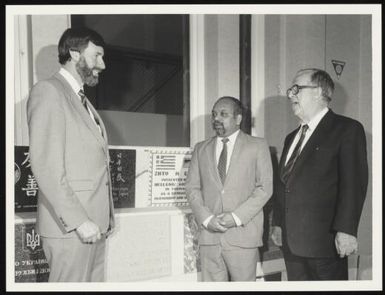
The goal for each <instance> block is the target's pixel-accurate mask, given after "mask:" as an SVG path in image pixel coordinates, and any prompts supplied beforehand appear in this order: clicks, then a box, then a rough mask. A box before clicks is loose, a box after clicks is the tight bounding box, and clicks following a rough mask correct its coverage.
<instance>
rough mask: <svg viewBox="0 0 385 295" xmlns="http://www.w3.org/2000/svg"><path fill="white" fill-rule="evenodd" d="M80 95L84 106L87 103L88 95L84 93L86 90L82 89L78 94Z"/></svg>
mask: <svg viewBox="0 0 385 295" xmlns="http://www.w3.org/2000/svg"><path fill="white" fill-rule="evenodd" d="M78 95H79V96H80V99H81V101H82V104H83V105H84V104H85V102H86V94H85V93H84V90H83V89H80V90H79V92H78Z"/></svg>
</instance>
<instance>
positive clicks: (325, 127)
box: [288, 110, 334, 181]
mask: <svg viewBox="0 0 385 295" xmlns="http://www.w3.org/2000/svg"><path fill="white" fill-rule="evenodd" d="M333 118H334V113H333V111H332V110H329V111H328V112H327V113H326V115H325V116H324V117H323V118H322V119H321V121H320V122H319V123H318V125H317V127H316V129H315V130H314V132H313V134H312V135H311V136H310V138H309V140H308V141H307V143H306V145H305V146H304V148H303V150H302V151H301V153H300V154H299V156H298V158H297V160H296V162H295V164H294V167H293V170H292V172H291V173H290V176H289V179H288V181H289V180H290V179H291V178H292V177H295V174H296V172H297V171H299V170H300V168H301V167H302V166H303V165H304V163H306V160H307V158H308V157H310V156H311V155H312V152H314V151H315V148H316V147H317V146H318V145H319V144H320V143H321V142H322V141H323V140H324V139H325V137H326V136H327V134H328V133H329V129H330V128H331V127H332V121H333Z"/></svg>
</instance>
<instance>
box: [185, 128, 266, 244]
mask: <svg viewBox="0 0 385 295" xmlns="http://www.w3.org/2000/svg"><path fill="white" fill-rule="evenodd" d="M215 145H216V137H213V138H210V139H208V140H206V141H203V142H200V143H198V144H196V146H195V148H194V152H193V155H192V159H191V163H190V167H189V171H188V175H187V179H186V193H187V198H188V201H189V203H190V205H191V209H192V211H193V213H194V215H195V217H196V220H197V222H198V224H200V225H201V224H202V222H203V221H204V220H205V219H206V218H207V217H209V216H210V215H212V214H214V215H217V214H220V213H222V212H233V213H235V214H236V215H237V217H239V219H240V220H241V221H242V226H240V227H234V228H230V229H228V230H227V231H226V232H225V233H213V232H210V231H208V230H207V229H205V228H204V227H203V226H201V228H200V235H199V243H200V244H201V245H211V244H218V243H219V242H220V238H221V236H222V235H224V236H225V239H226V241H227V242H228V243H230V244H232V245H235V246H240V247H244V248H253V247H259V246H262V245H263V242H262V234H263V210H262V209H263V206H264V205H265V203H266V202H267V201H268V200H269V198H270V197H271V195H272V165H271V157H270V152H269V147H268V145H267V143H266V140H265V139H263V138H256V137H253V136H250V135H247V134H245V133H243V132H242V131H240V132H239V134H238V136H237V139H236V141H235V145H234V150H233V153H232V156H231V159H230V165H229V168H228V171H227V176H226V181H225V183H224V184H222V182H221V180H220V177H219V174H218V169H217V165H216V160H215Z"/></svg>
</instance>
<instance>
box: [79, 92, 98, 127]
mask: <svg viewBox="0 0 385 295" xmlns="http://www.w3.org/2000/svg"><path fill="white" fill-rule="evenodd" d="M78 94H79V96H80V99H81V101H82V105H83V106H84V108H85V109H86V111H87V114H89V115H90V112H89V110H88V107H87V96H86V94H85V93H84V90H83V89H80V90H79V92H78ZM90 116H91V115H90ZM94 120H95V123H96V125H98V126H100V124H99V120H98V118H96V117H95V116H94ZM100 131H101V129H100ZM101 132H102V131H101ZM102 134H103V133H102Z"/></svg>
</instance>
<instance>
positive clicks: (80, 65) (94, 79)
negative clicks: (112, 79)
mask: <svg viewBox="0 0 385 295" xmlns="http://www.w3.org/2000/svg"><path fill="white" fill-rule="evenodd" d="M95 69H98V68H96V67H93V68H90V67H89V66H88V65H87V62H86V59H85V58H84V56H80V60H79V61H78V62H77V63H76V71H77V72H78V74H79V75H80V77H81V78H82V81H83V83H84V84H86V85H88V86H91V87H93V86H95V85H96V84H98V83H99V77H98V76H94V75H93V74H92V71H93V70H95Z"/></svg>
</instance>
